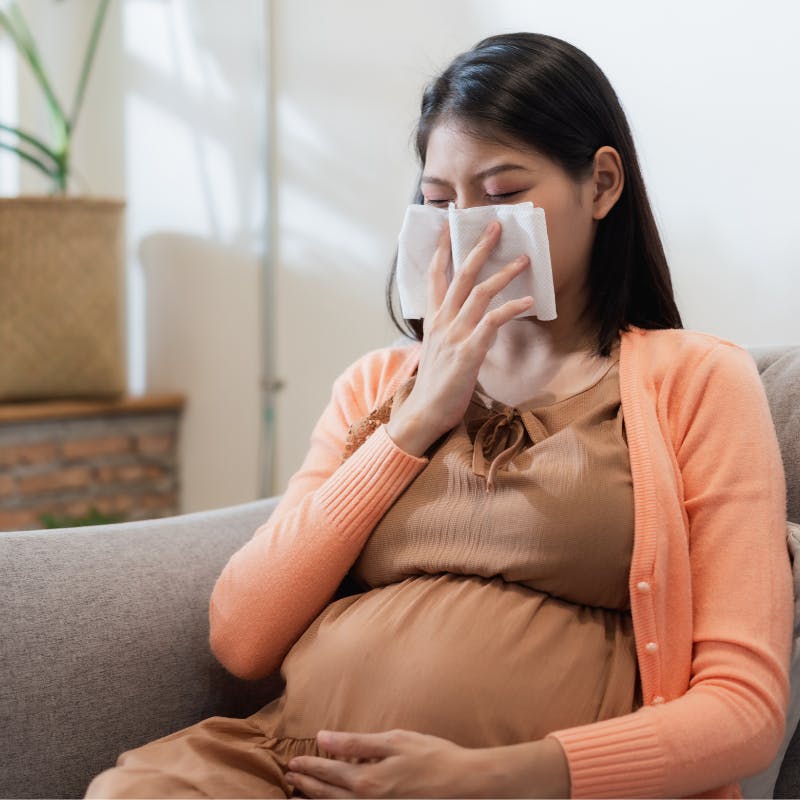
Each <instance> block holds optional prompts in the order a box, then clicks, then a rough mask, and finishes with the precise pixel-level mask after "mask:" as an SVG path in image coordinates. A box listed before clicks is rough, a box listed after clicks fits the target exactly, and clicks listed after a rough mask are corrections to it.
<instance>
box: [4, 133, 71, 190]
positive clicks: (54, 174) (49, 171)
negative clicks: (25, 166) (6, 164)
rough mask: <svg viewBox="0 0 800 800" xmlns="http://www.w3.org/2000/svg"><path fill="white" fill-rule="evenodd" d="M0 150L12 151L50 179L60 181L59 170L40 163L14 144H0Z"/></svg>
mask: <svg viewBox="0 0 800 800" xmlns="http://www.w3.org/2000/svg"><path fill="white" fill-rule="evenodd" d="M0 150H10V151H11V152H12V153H16V154H17V155H18V156H19V157H20V158H23V159H25V161H27V162H28V163H29V164H33V166H34V167H36V168H37V169H39V170H41V171H42V172H43V173H44V174H45V175H47V177H48V178H51V179H52V180H54V181H57V180H58V172H59V171H58V169H53V168H52V167H48V166H47V164H45V163H43V162H42V161H39V159H38V158H36V157H35V156H32V155H31V154H30V153H26V152H25V151H24V150H20V148H19V147H16V146H15V145H13V144H8V142H0Z"/></svg>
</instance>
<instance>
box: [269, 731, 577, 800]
mask: <svg viewBox="0 0 800 800" xmlns="http://www.w3.org/2000/svg"><path fill="white" fill-rule="evenodd" d="M317 744H318V745H319V747H320V748H321V749H322V750H324V751H325V752H327V753H329V754H330V756H332V758H331V757H328V758H321V757H318V756H296V757H295V758H292V759H291V760H290V761H289V771H288V772H287V773H286V775H285V777H286V780H287V781H288V782H289V783H290V784H292V785H293V786H294V787H296V788H297V789H299V790H300V791H301V792H302V793H303V794H304V795H305V796H306V797H531V798H533V797H549V798H554V797H569V796H570V781H569V770H568V767H567V761H566V757H565V755H564V751H563V750H562V749H561V745H560V744H559V743H558V742H557V741H556V740H555V739H548V738H545V739H540V740H538V741H534V742H522V743H520V744H514V745H508V746H506V747H485V748H475V749H472V748H467V747H460V746H459V745H457V744H454V743H453V742H451V741H448V740H447V739H441V738H439V737H438V736H429V735H427V734H423V733H417V732H415V731H407V730H400V729H395V730H391V731H386V732H383V733H345V732H342V731H320V732H319V733H318V734H317ZM336 759H343V760H336ZM354 761H355V762H356V763H353V762H354Z"/></svg>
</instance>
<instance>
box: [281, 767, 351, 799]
mask: <svg viewBox="0 0 800 800" xmlns="http://www.w3.org/2000/svg"><path fill="white" fill-rule="evenodd" d="M283 777H284V778H286V780H287V781H288V782H289V783H290V784H291V785H292V786H294V787H295V788H296V789H299V790H300V791H301V792H302V793H303V794H304V795H305V796H306V797H355V796H356V795H355V793H354V792H353V791H352V790H350V789H345V788H344V787H342V786H336V785H335V784H331V783H325V781H321V780H318V779H317V778H314V777H313V776H311V775H302V774H300V773H298V772H287V773H286V774H285V775H284V776H283Z"/></svg>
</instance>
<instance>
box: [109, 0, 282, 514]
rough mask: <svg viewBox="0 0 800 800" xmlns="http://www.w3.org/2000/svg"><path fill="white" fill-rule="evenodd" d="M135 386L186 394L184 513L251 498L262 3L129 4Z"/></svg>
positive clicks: (256, 426) (260, 238) (261, 204)
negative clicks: (231, 5)
mask: <svg viewBox="0 0 800 800" xmlns="http://www.w3.org/2000/svg"><path fill="white" fill-rule="evenodd" d="M123 14H124V16H123V25H122V30H123V32H124V33H123V45H124V54H125V55H124V58H125V84H126V92H125V108H124V115H125V139H126V142H125V184H126V187H127V196H128V215H127V221H128V242H129V246H130V253H129V262H130V265H131V269H130V271H129V298H130V303H129V306H130V314H129V319H130V326H129V336H130V348H129V352H130V357H131V370H130V376H131V383H132V389H133V390H144V389H146V390H148V391H181V392H183V393H185V394H186V395H187V399H188V401H189V402H188V406H187V411H186V413H185V417H184V426H183V431H184V442H183V446H182V452H181V461H182V464H183V470H184V472H183V477H184V479H185V484H184V489H185V491H184V495H183V497H182V510H183V511H194V510H200V509H205V508H216V507H220V506H223V505H230V504H233V503H237V502H245V501H247V500H251V499H255V497H257V496H258V482H259V475H258V464H257V462H258V448H259V437H260V408H259V400H260V387H259V380H260V375H261V367H260V363H259V360H260V347H261V330H260V324H259V311H258V298H259V271H260V258H261V256H262V254H263V248H264V234H265V214H266V172H267V171H266V163H265V159H266V148H265V145H264V136H265V117H266V93H265V79H264V68H265V64H266V60H265V54H264V47H265V36H266V31H265V23H264V7H263V2H262V0H239V1H238V2H237V6H236V14H231V13H230V8H229V7H226V4H223V3H219V4H216V3H207V2H203V0H174V2H170V3H163V2H155V1H154V0H127V2H126V3H125V6H124V12H123Z"/></svg>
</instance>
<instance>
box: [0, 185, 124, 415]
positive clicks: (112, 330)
mask: <svg viewBox="0 0 800 800" xmlns="http://www.w3.org/2000/svg"><path fill="white" fill-rule="evenodd" d="M124 209H125V203H124V202H122V201H118V200H92V199H85V198H73V197H15V198H0V401H6V400H41V399H52V398H90V397H91V398H100V397H105V398H111V397H118V396H120V395H122V394H124V393H125V390H126V385H127V380H126V378H127V370H126V364H125V347H124V343H125V327H124V326H125V305H124V301H125V289H124V287H125V280H124V276H125V273H124V255H125V250H124Z"/></svg>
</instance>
